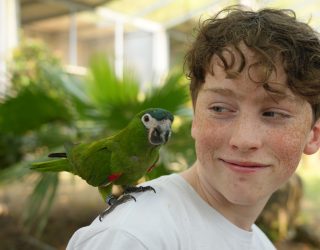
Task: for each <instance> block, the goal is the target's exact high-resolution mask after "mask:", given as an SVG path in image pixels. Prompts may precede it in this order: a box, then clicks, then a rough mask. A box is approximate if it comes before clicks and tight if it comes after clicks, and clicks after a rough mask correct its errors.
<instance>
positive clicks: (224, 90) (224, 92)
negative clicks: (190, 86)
mask: <svg viewBox="0 0 320 250" xmlns="http://www.w3.org/2000/svg"><path fill="white" fill-rule="evenodd" d="M202 91H205V92H213V93H217V94H220V95H224V96H231V97H236V94H235V93H234V92H233V91H232V90H231V89H227V88H204V89H202Z"/></svg>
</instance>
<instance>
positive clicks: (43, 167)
mask: <svg viewBox="0 0 320 250" xmlns="http://www.w3.org/2000/svg"><path fill="white" fill-rule="evenodd" d="M31 169H33V170H36V171H39V172H60V171H67V172H70V173H74V169H73V167H72V166H71V165H70V163H69V160H68V159H67V158H63V159H57V160H50V161H43V162H34V163H32V166H31Z"/></svg>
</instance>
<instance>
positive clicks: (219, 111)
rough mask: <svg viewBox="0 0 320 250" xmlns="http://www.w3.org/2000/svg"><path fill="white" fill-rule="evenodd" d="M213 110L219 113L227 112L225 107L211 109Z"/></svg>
mask: <svg viewBox="0 0 320 250" xmlns="http://www.w3.org/2000/svg"><path fill="white" fill-rule="evenodd" d="M211 110H213V111H215V112H218V113H221V112H223V111H227V109H226V108H224V107H221V106H214V107H211Z"/></svg>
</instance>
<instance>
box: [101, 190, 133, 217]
mask: <svg viewBox="0 0 320 250" xmlns="http://www.w3.org/2000/svg"><path fill="white" fill-rule="evenodd" d="M128 200H134V201H136V198H135V197H134V196H132V195H130V194H123V195H122V196H120V197H119V198H118V199H117V198H116V197H115V196H113V195H109V196H108V197H107V203H108V205H109V207H108V208H107V209H106V210H104V211H103V212H102V213H101V214H100V215H99V220H100V221H102V219H103V217H104V216H106V215H107V214H109V213H111V212H112V211H113V210H114V209H115V208H116V207H117V206H118V205H120V204H122V203H125V202H127V201H128Z"/></svg>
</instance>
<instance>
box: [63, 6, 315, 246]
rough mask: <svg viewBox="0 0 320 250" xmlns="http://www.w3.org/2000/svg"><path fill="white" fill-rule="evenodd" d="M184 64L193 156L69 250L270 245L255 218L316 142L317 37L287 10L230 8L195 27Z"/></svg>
mask: <svg viewBox="0 0 320 250" xmlns="http://www.w3.org/2000/svg"><path fill="white" fill-rule="evenodd" d="M223 14H226V15H225V16H223ZM186 66H187V67H188V76H189V77H190V80H191V84H190V90H191V97H192V101H193V108H194V120H193V123H192V130H191V135H192V137H193V138H194V140H195V149H196V153H197V160H196V161H195V163H194V164H193V166H191V167H190V168H189V169H188V170H186V171H185V172H183V173H181V174H179V175H178V174H173V175H170V176H163V177H160V178H158V179H156V180H153V181H150V182H149V183H148V184H145V185H151V186H152V187H154V188H155V189H156V191H157V193H156V194H154V193H153V192H150V193H143V194H140V195H137V197H136V198H137V202H128V203H126V204H123V205H121V206H119V207H117V209H115V210H114V211H113V212H112V213H111V214H109V215H108V216H106V217H105V218H104V220H103V221H102V222H100V221H99V220H97V219H96V220H95V221H94V222H93V223H92V224H91V225H90V226H88V227H85V228H82V229H80V230H78V231H77V232H76V233H75V235H74V236H73V237H72V239H71V240H70V242H69V245H68V249H133V250H135V249H168V250H173V249H182V250H188V249H189V250H196V249H199V250H204V249H219V250H221V249H237V250H239V249H244V250H247V249H259V250H260V249H275V248H274V246H273V245H272V243H271V242H270V241H269V240H268V239H267V237H266V236H265V235H264V234H263V233H262V231H261V230H260V229H258V228H257V227H256V226H255V225H254V222H255V220H256V219H257V217H258V215H259V214H260V212H261V211H262V209H263V207H264V206H265V204H266V202H267V201H268V199H269V198H270V196H271V194H272V193H273V192H274V191H275V190H277V189H278V188H279V187H280V186H281V185H282V184H283V183H285V182H286V181H287V180H288V179H289V178H290V176H291V175H292V174H293V173H294V171H295V170H296V168H297V166H298V163H299V161H300V158H301V155H302V153H305V154H313V153H316V152H317V150H318V149H319V147H320V120H319V116H320V108H319V107H320V41H319V38H318V37H317V35H316V33H315V32H314V31H313V30H312V29H311V28H310V27H309V26H308V25H307V24H304V23H301V22H298V21H297V20H296V19H295V16H294V13H293V12H291V11H289V10H275V9H265V10H261V11H257V12H253V11H248V10H245V9H244V8H242V7H239V6H237V7H230V8H227V9H225V10H223V11H222V12H220V13H218V14H217V15H216V16H215V17H213V18H211V19H208V20H206V21H205V22H204V23H203V24H202V26H201V27H200V30H199V33H198V36H197V38H196V40H195V42H194V43H193V45H192V48H191V49H190V51H189V52H188V53H187V56H186Z"/></svg>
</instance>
